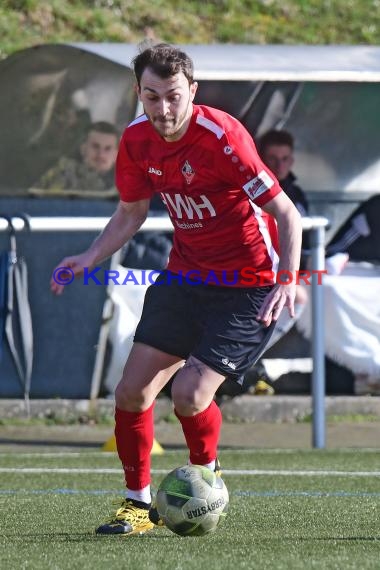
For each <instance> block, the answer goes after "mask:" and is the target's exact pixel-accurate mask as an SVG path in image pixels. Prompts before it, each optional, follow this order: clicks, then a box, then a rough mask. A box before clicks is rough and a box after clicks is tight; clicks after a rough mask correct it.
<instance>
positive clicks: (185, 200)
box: [161, 192, 216, 220]
mask: <svg viewBox="0 0 380 570" xmlns="http://www.w3.org/2000/svg"><path fill="white" fill-rule="evenodd" d="M161 198H162V201H163V202H164V204H165V206H166V207H167V209H168V210H169V214H170V215H171V216H175V217H177V218H182V217H183V215H184V214H185V216H186V217H187V219H188V220H194V219H198V220H203V218H204V213H203V210H205V211H206V212H208V213H209V215H210V217H211V218H213V217H215V216H216V211H215V209H214V207H213V205H212V204H211V202H210V200H209V199H208V198H207V197H206V196H205V195H204V194H201V195H200V196H199V199H197V201H196V200H195V199H194V198H192V197H191V196H186V195H182V194H173V195H171V194H167V193H164V192H161Z"/></svg>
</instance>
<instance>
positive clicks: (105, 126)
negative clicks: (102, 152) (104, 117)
mask: <svg viewBox="0 0 380 570" xmlns="http://www.w3.org/2000/svg"><path fill="white" fill-rule="evenodd" d="M92 131H95V132H97V133H104V134H106V135H115V136H116V137H119V136H120V133H119V131H118V129H117V127H115V125H113V124H112V123H108V121H97V122H96V123H90V124H89V125H88V127H87V129H86V136H87V135H88V134H89V133H91V132H92Z"/></svg>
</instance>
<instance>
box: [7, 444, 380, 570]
mask: <svg viewBox="0 0 380 570" xmlns="http://www.w3.org/2000/svg"><path fill="white" fill-rule="evenodd" d="M186 459H187V458H186V455H185V452H184V451H178V450H177V451H167V452H166V453H165V454H164V455H162V456H153V458H152V463H153V465H152V467H153V484H154V486H155V487H157V485H158V483H159V481H160V480H161V479H162V478H163V476H164V474H165V473H166V472H167V471H170V470H171V469H173V468H174V467H176V466H178V465H182V464H183V463H185V462H186ZM220 459H221V461H222V466H223V468H224V475H223V479H224V481H225V483H226V485H227V487H228V490H229V493H230V509H229V513H228V515H227V517H226V519H225V520H224V521H223V523H222V524H221V526H220V527H219V528H218V529H217V531H216V532H215V533H214V534H212V535H209V536H206V537H203V538H181V537H179V536H177V535H175V534H173V533H171V532H170V531H169V530H167V529H161V528H157V529H155V530H154V531H151V532H149V533H147V534H145V535H144V536H138V537H136V536H134V537H104V536H96V535H95V534H94V529H95V527H96V526H97V525H98V524H100V523H101V522H102V521H103V520H104V519H105V517H107V515H108V514H111V513H112V510H113V509H114V506H113V505H112V501H113V500H118V499H120V498H121V497H122V494H123V487H124V485H123V474H122V472H121V469H120V465H119V461H118V459H117V457H116V454H114V453H101V452H99V453H93V452H88V451H84V452H79V453H65V454H61V453H18V452H17V451H15V452H14V453H2V454H0V505H1V523H0V568H2V569H3V570H8V569H9V570H13V569H36V570H45V569H46V570H66V569H67V570H75V569H78V570H79V569H84V570H87V569H92V570H97V569H99V570H100V569H108V568H117V569H118V570H123V569H128V570H145V569H146V570H148V569H149V570H161V569H162V570H164V569H165V570H182V569H183V570H199V569H200V568H202V569H207V570H214V569H215V570H230V569H233V570H240V569H245V568H246V569H250V570H251V569H256V568H257V569H265V570H267V569H276V570H280V569H281V570H282V569H283V570H289V569H291V570H298V569H312V570H314V569H321V570H322V569H323V570H330V569H331V570H336V569H341V568H342V569H343V568H344V569H345V570H348V569H355V570H357V569H360V570H366V569H379V568H380V516H379V515H380V460H379V451H378V450H374V449H372V450H370V449H368V450H365V449H360V450H340V451H321V450H308V451H297V450H225V451H223V452H222V454H221V457H220Z"/></svg>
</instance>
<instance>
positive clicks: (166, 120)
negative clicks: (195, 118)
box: [148, 95, 191, 141]
mask: <svg viewBox="0 0 380 570" xmlns="http://www.w3.org/2000/svg"><path fill="white" fill-rule="evenodd" d="M190 103H191V101H190V95H189V100H188V102H187V105H186V109H185V110H184V112H183V113H182V114H181V115H177V117H175V116H173V115H165V116H164V117H163V116H162V115H155V116H153V117H152V116H149V115H148V118H149V120H150V122H151V123H152V125H153V127H154V128H155V130H156V131H157V132H158V134H159V135H160V136H161V137H163V138H164V139H165V140H167V141H176V140H178V139H180V138H181V137H182V136H183V135H184V134H185V132H186V130H187V127H188V122H189V120H190V118H191V113H190V112H189V107H190Z"/></svg>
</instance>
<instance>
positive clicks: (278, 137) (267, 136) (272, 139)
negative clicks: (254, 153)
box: [257, 129, 294, 154]
mask: <svg viewBox="0 0 380 570" xmlns="http://www.w3.org/2000/svg"><path fill="white" fill-rule="evenodd" d="M273 145H278V146H282V145H283V146H289V147H290V148H291V149H292V150H293V149H294V138H293V136H292V135H291V134H290V133H289V132H288V131H278V130H276V129H271V130H270V131H267V132H266V133H264V134H263V135H262V136H261V137H260V138H259V140H258V145H257V146H258V149H259V152H260V154H262V153H263V152H265V150H266V149H267V148H268V146H273Z"/></svg>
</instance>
